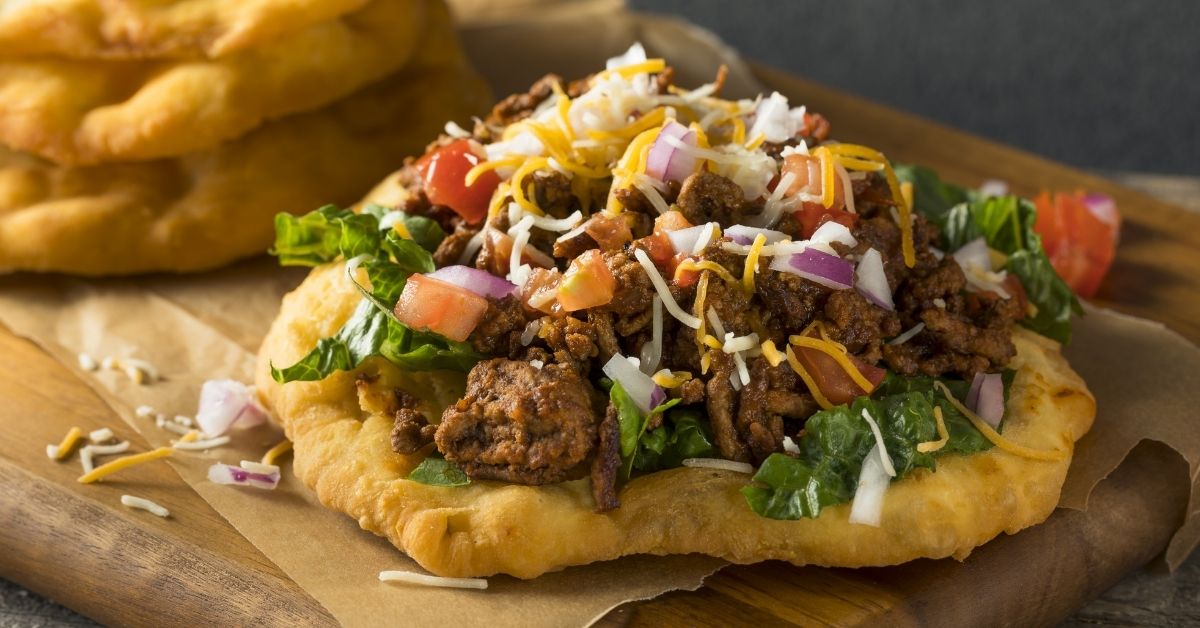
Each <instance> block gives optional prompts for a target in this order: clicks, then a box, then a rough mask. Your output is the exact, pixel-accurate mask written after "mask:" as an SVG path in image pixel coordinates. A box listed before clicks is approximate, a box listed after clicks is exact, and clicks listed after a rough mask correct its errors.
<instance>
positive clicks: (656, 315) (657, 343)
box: [641, 294, 663, 375]
mask: <svg viewBox="0 0 1200 628" xmlns="http://www.w3.org/2000/svg"><path fill="white" fill-rule="evenodd" d="M650 311H651V319H650V320H651V323H650V342H646V343H643V344H642V356H641V362H642V364H641V369H642V372H643V373H645V374H647V375H653V373H654V371H655V370H656V369H658V363H659V362H661V361H662V334H663V315H662V298H661V297H659V296H658V295H657V294H656V295H654V300H653V301H652V302H651V308H650Z"/></svg>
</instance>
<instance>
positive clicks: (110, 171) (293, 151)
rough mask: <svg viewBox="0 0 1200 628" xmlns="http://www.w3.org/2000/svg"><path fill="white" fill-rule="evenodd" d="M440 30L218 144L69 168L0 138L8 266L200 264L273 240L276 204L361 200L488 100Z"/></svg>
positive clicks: (87, 269) (86, 269) (143, 268)
mask: <svg viewBox="0 0 1200 628" xmlns="http://www.w3.org/2000/svg"><path fill="white" fill-rule="evenodd" d="M443 17H444V16H443ZM441 22H442V24H443V25H444V26H443V28H442V31H443V32H445V31H448V30H449V29H450V28H451V25H450V24H449V21H448V19H443V20H441ZM436 30H437V29H435V31H436ZM439 41H441V42H443V43H442V44H441V45H440V46H437V47H432V48H430V49H429V50H427V51H426V53H423V57H422V58H425V55H428V57H429V61H427V62H426V61H422V62H421V63H419V64H418V65H417V66H416V67H414V68H412V69H411V70H406V71H404V72H402V73H400V74H397V75H395V76H394V77H391V78H388V79H386V80H384V81H383V82H381V83H379V84H376V85H374V86H371V87H369V88H367V89H365V90H363V91H361V92H359V93H356V94H354V95H352V96H351V97H349V98H347V99H345V100H343V101H341V102H339V103H336V104H334V105H331V106H329V107H327V108H325V109H322V110H320V111H316V112H312V113H307V114H299V115H295V116H289V117H288V118H285V119H282V120H279V121H276V122H273V123H270V124H267V125H266V126H263V127H261V128H259V129H257V130H255V131H253V132H251V133H250V134H249V135H247V136H245V137H243V138H240V139H238V140H235V141H232V142H228V143H226V144H223V145H222V146H220V147H218V148H217V149H215V150H211V151H205V152H201V153H195V154H191V155H186V156H184V157H180V158H176V159H162V160H156V161H151V162H145V163H136V164H108V165H101V166H88V167H67V166H56V165H53V164H50V163H47V162H45V161H43V160H40V159H36V158H33V157H29V156H27V155H21V154H18V153H12V152H5V151H2V150H0V272H3V271H11V270H36V271H59V272H69V273H76V274H84V275H110V274H125V273H136V272H147V271H163V270H167V271H194V270H201V269H206V268H212V267H216V266H220V265H222V264H226V263H228V262H230V261H233V260H235V259H238V258H240V257H245V256H248V255H253V254H256V253H261V252H263V251H265V250H266V249H267V247H268V246H270V243H271V240H272V237H273V227H272V224H273V222H272V220H273V217H274V215H275V214H276V213H278V212H280V211H292V212H306V211H309V210H311V209H313V208H315V207H318V206H320V205H323V204H325V203H339V204H348V203H351V202H353V201H354V200H355V199H356V198H358V196H359V195H360V194H361V193H362V190H364V189H366V188H367V187H369V186H370V185H371V184H372V183H373V182H375V181H377V180H378V179H379V177H380V176H382V175H383V174H385V173H386V172H388V171H389V170H390V169H391V168H393V167H395V164H396V163H398V162H399V161H401V160H402V159H403V158H404V156H406V155H409V154H412V153H413V152H418V151H419V150H420V149H421V148H422V147H423V146H424V144H425V141H426V140H427V139H428V138H429V137H431V136H433V135H436V134H437V133H438V132H439V131H440V130H441V128H442V125H443V124H444V123H445V122H446V120H448V119H457V120H465V119H466V118H467V116H469V115H470V114H472V113H477V112H479V111H480V110H482V109H483V108H484V107H485V106H486V99H487V98H488V95H487V90H486V88H485V87H484V86H483V84H482V81H480V79H479V78H478V77H477V76H476V75H475V74H474V72H472V71H471V70H469V69H467V68H466V67H465V65H463V61H462V57H461V55H460V53H459V52H458V50H457V48H456V46H457V41H456V40H455V39H454V38H453V37H441V35H440V34H439Z"/></svg>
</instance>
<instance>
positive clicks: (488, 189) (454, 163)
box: [417, 139, 500, 223]
mask: <svg viewBox="0 0 1200 628" xmlns="http://www.w3.org/2000/svg"><path fill="white" fill-rule="evenodd" d="M482 161H483V158H481V157H480V156H479V155H477V154H475V152H474V151H473V150H472V142H471V140H467V139H462V140H456V141H454V142H451V143H449V144H447V145H445V146H443V147H441V148H437V149H434V150H433V151H431V152H429V153H426V154H425V156H424V157H422V158H421V159H420V160H419V161H417V173H418V174H420V175H421V181H422V182H423V183H424V185H425V195H426V196H428V197H429V202H431V203H433V204H434V205H445V206H446V207H449V208H450V209H453V210H454V212H455V213H457V214H458V215H459V216H462V217H463V219H464V220H466V221H467V222H469V223H478V222H479V221H481V220H483V219H484V217H485V216H487V210H488V203H489V202H490V201H491V200H492V193H493V192H495V191H496V187H497V186H499V185H500V176H499V175H497V174H496V172H495V171H494V170H489V171H487V172H485V173H483V174H482V175H480V176H479V178H478V179H476V180H475V182H474V183H472V184H471V185H467V183H466V177H467V172H469V171H470V170H471V168H474V167H475V166H476V165H478V164H479V163H480V162H482Z"/></svg>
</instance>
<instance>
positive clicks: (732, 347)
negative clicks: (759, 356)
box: [721, 332, 758, 353]
mask: <svg viewBox="0 0 1200 628" xmlns="http://www.w3.org/2000/svg"><path fill="white" fill-rule="evenodd" d="M757 346H758V334H756V333H754V332H750V333H749V334H748V335H745V336H734V335H733V332H729V333H727V334H725V344H724V345H722V346H721V350H722V351H724V352H725V353H741V352H743V351H749V350H752V349H754V348H755V347H757Z"/></svg>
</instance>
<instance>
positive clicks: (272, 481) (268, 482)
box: [208, 462, 279, 490]
mask: <svg viewBox="0 0 1200 628" xmlns="http://www.w3.org/2000/svg"><path fill="white" fill-rule="evenodd" d="M208 481H209V482H212V483H213V484H236V485H238V486H252V487H254V488H262V489H267V490H270V489H273V488H275V487H276V486H278V485H279V473H278V472H275V473H259V472H256V471H249V470H247V469H243V468H241V467H234V466H231V465H227V464H225V463H223V462H218V463H216V464H214V465H213V466H211V467H209V468H208Z"/></svg>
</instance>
